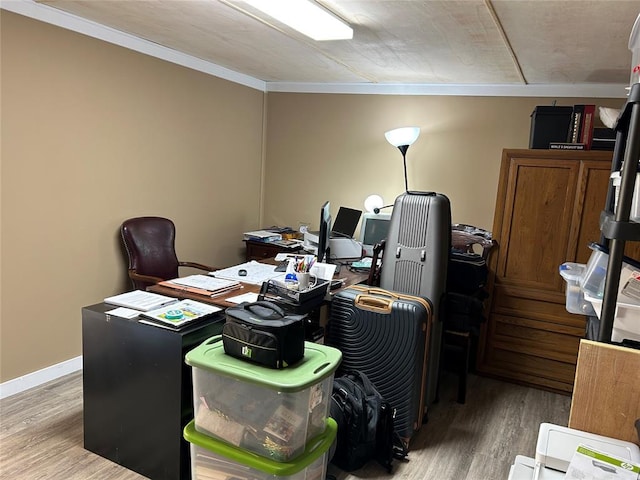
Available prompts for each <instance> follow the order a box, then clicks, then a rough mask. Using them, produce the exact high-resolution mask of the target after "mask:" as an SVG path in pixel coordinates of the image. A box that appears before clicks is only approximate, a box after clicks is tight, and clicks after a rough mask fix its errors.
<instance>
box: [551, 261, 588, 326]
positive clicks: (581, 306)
mask: <svg viewBox="0 0 640 480" xmlns="http://www.w3.org/2000/svg"><path fill="white" fill-rule="evenodd" d="M559 270H560V276H561V277H562V278H564V279H565V280H566V282H567V288H566V295H567V301H566V308H567V311H568V312H569V313H576V314H580V315H595V313H594V311H593V305H591V302H588V301H587V300H585V299H584V294H583V292H582V288H581V287H580V280H581V279H582V277H583V276H584V272H585V270H586V265H584V264H583V263H571V262H567V263H563V264H562V265H560V267H559Z"/></svg>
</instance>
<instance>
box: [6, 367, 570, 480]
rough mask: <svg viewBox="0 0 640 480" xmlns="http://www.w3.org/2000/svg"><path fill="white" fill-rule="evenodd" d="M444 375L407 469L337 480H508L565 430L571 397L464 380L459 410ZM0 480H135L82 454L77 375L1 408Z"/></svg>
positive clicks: (451, 382) (371, 469)
mask: <svg viewBox="0 0 640 480" xmlns="http://www.w3.org/2000/svg"><path fill="white" fill-rule="evenodd" d="M455 398H456V378H455V377H454V376H450V375H445V377H444V378H443V381H442V389H441V396H440V401H439V402H438V403H437V404H435V405H433V406H432V408H431V410H430V413H429V420H428V422H427V423H426V424H425V425H424V426H423V427H422V428H421V430H420V431H419V432H418V433H417V434H416V435H415V436H414V438H413V440H412V444H411V451H410V454H409V459H408V461H407V462H404V463H400V462H397V461H396V462H395V463H394V469H393V473H392V474H388V473H387V472H386V471H385V470H384V469H383V468H382V467H380V466H378V464H376V463H375V462H371V463H369V464H368V465H367V466H365V467H364V468H362V469H360V470H358V471H357V472H352V473H351V474H347V473H345V472H342V471H340V470H338V469H336V468H334V467H332V466H330V468H329V473H331V474H333V475H335V476H336V477H337V479H338V480H358V479H362V478H366V479H376V480H377V479H387V478H390V477H392V476H393V477H395V478H399V479H402V480H413V479H415V480H422V479H433V480H449V479H452V480H454V479H455V480H494V479H495V480H506V479H507V477H508V473H509V466H510V465H511V463H512V462H513V459H514V458H515V456H516V455H518V454H523V455H528V456H532V455H533V453H534V450H535V442H536V438H537V434H538V427H539V425H540V423H541V422H550V423H555V424H558V425H567V421H568V418H569V408H570V402H571V400H570V397H568V396H564V395H559V394H554V393H549V392H545V391H542V390H537V389H533V388H527V387H523V386H519V385H514V384H510V383H505V382H501V381H498V380H493V379H489V378H484V377H478V376H475V375H470V376H469V385H468V392H467V403H466V404H465V405H460V404H458V403H456V401H455ZM0 416H1V417H0V423H1V430H0V479H3V480H4V479H7V480H9V479H11V480H21V479H28V480H37V479H47V480H58V479H59V480H93V479H95V480H98V479H99V480H111V479H113V480H116V479H117V480H136V479H142V478H145V477H142V476H141V475H138V474H136V473H134V472H132V471H130V470H127V469H126V468H123V467H121V466H119V465H117V464H115V463H112V462H111V461H109V460H105V459H103V458H102V457H99V456H98V455H95V454H93V453H91V452H88V451H87V450H84V448H83V446H82V445H83V438H82V374H81V373H80V372H78V373H74V374H71V375H68V376H66V377H64V378H61V379H59V380H56V381H53V382H50V383H48V384H46V385H42V386H40V387H37V388H34V389H32V390H29V391H27V392H23V393H20V394H17V395H14V396H12V397H9V398H5V399H3V400H2V401H0Z"/></svg>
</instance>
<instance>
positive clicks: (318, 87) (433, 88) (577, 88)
mask: <svg viewBox="0 0 640 480" xmlns="http://www.w3.org/2000/svg"><path fill="white" fill-rule="evenodd" d="M267 92H287V93H343V94H367V95H376V94H377V95H439V96H447V95H453V96H469V97H551V98H571V97H585V98H626V97H627V93H628V85H614V84H592V83H584V84H566V85H565V84H555V85H553V84H549V85H516V84H504V85H468V84H464V85H462V84H458V85H455V84H380V83H378V84H374V83H371V84H369V83H290V82H269V83H267Z"/></svg>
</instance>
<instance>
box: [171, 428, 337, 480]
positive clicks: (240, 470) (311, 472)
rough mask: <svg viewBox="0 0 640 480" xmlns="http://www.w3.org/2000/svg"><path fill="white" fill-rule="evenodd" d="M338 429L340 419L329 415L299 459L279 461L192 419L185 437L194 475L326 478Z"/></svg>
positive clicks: (195, 478)
mask: <svg viewBox="0 0 640 480" xmlns="http://www.w3.org/2000/svg"><path fill="white" fill-rule="evenodd" d="M337 430H338V428H337V425H336V422H335V421H334V420H333V419H332V418H327V420H326V427H325V428H323V433H321V434H320V435H319V436H317V437H315V438H313V439H312V440H310V441H309V443H308V444H307V445H306V447H305V449H304V452H303V453H301V455H300V456H299V457H298V458H296V460H295V461H289V462H277V461H275V460H271V459H269V458H265V457H262V456H260V455H256V454H255V453H252V452H249V451H246V450H243V449H241V448H238V447H234V446H232V445H229V444H227V443H225V442H222V441H220V440H216V439H214V438H211V437H209V436H207V435H204V434H202V433H200V432H198V431H197V430H196V427H195V422H194V421H191V422H190V423H189V424H188V425H187V426H186V427H185V428H184V438H185V440H187V441H188V442H189V443H190V444H191V445H190V448H191V478H192V480H210V479H225V478H226V479H251V480H325V475H326V471H327V462H328V460H329V458H328V457H329V450H330V447H331V445H332V444H333V442H334V441H335V439H336V432H337Z"/></svg>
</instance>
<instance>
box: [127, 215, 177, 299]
mask: <svg viewBox="0 0 640 480" xmlns="http://www.w3.org/2000/svg"><path fill="white" fill-rule="evenodd" d="M120 234H121V236H122V241H123V243H124V246H125V248H126V250H127V255H128V257H129V270H134V271H135V272H136V273H138V274H141V275H151V276H154V277H159V278H162V279H164V280H170V279H172V278H177V277H178V257H177V255H176V250H175V239H176V227H175V225H174V223H173V222H172V221H171V220H169V219H168V218H162V217H137V218H130V219H128V220H125V221H124V222H123V223H122V226H121V227H120ZM132 282H133V286H134V288H136V289H140V290H144V289H146V288H147V287H148V286H149V285H152V282H142V281H140V280H133V279H132Z"/></svg>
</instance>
